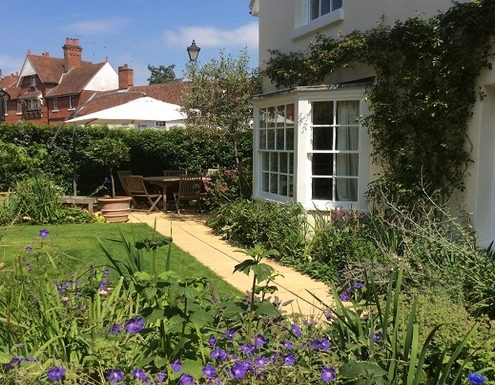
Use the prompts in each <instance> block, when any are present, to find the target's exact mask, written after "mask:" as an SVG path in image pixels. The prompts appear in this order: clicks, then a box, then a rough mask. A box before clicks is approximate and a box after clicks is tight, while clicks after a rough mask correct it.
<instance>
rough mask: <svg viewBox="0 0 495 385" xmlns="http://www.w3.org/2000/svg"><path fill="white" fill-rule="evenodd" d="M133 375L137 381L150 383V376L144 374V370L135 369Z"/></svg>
mask: <svg viewBox="0 0 495 385" xmlns="http://www.w3.org/2000/svg"><path fill="white" fill-rule="evenodd" d="M132 375H133V376H134V378H135V379H136V380H140V381H148V380H149V378H148V376H147V375H146V374H145V373H144V370H143V369H139V368H135V369H133V370H132Z"/></svg>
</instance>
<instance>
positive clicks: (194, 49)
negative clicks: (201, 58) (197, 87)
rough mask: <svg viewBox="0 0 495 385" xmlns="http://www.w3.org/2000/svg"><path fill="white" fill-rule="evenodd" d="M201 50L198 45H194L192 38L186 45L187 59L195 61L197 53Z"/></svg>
mask: <svg viewBox="0 0 495 385" xmlns="http://www.w3.org/2000/svg"><path fill="white" fill-rule="evenodd" d="M200 50H201V48H200V47H198V46H197V45H196V42H195V41H194V40H193V41H192V43H191V45H190V46H189V47H187V54H188V55H189V60H190V61H192V62H195V61H196V60H198V55H199V51H200Z"/></svg>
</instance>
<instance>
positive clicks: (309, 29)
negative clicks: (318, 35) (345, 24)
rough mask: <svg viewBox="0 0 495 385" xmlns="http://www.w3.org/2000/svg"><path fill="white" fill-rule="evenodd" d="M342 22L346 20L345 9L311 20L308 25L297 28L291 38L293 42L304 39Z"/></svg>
mask: <svg viewBox="0 0 495 385" xmlns="http://www.w3.org/2000/svg"><path fill="white" fill-rule="evenodd" d="M342 20H344V8H339V9H336V10H335V11H332V12H330V13H328V14H326V15H324V16H321V17H319V18H317V19H314V20H311V21H310V22H309V23H308V24H305V25H303V26H301V27H299V28H296V29H295V30H294V32H292V36H291V38H292V39H293V40H295V39H299V38H302V37H304V36H306V35H309V34H311V33H315V32H317V31H319V30H321V29H323V28H326V27H328V26H330V25H333V24H337V23H338V22H340V21H342Z"/></svg>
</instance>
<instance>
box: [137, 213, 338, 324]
mask: <svg viewBox="0 0 495 385" xmlns="http://www.w3.org/2000/svg"><path fill="white" fill-rule="evenodd" d="M205 220H206V216H205V215H201V214H195V215H192V214H183V215H177V214H176V213H171V212H167V213H154V214H149V215H146V214H145V213H138V212H133V213H131V215H130V222H144V223H146V224H148V225H149V226H151V227H153V226H154V224H155V221H156V230H157V231H158V232H159V233H161V234H163V235H166V236H170V235H172V237H173V241H174V243H175V244H176V245H177V246H178V247H180V248H181V249H182V250H184V251H186V252H188V253H189V254H191V255H192V256H193V257H194V258H196V259H197V260H198V261H199V262H201V263H202V264H204V265H205V266H208V267H209V268H210V269H211V270H213V271H214V272H215V273H216V274H217V275H219V276H220V277H222V278H223V279H224V280H225V281H227V282H228V283H230V284H231V285H232V286H234V287H236V288H237V289H239V290H240V291H243V292H244V291H248V290H250V288H251V283H252V278H251V277H248V276H247V275H245V274H243V273H239V272H236V273H234V266H235V265H236V264H238V263H239V262H242V261H243V260H244V259H245V258H246V257H245V255H244V254H243V253H242V252H239V248H236V247H233V246H231V245H229V244H228V243H227V242H225V241H224V240H222V239H221V238H220V237H219V236H217V235H215V234H213V232H212V231H211V229H210V228H209V227H207V226H206V225H205ZM264 262H265V263H267V264H269V265H270V266H272V267H273V268H274V269H275V271H276V272H277V273H279V274H281V276H280V277H277V278H276V279H275V282H274V284H275V285H276V286H277V287H278V288H279V290H278V291H277V292H276V293H275V294H274V295H276V296H278V297H279V298H280V299H281V301H282V302H286V301H289V300H292V301H293V302H292V303H291V304H290V305H289V306H286V307H285V311H287V312H288V313H299V314H302V315H305V316H311V317H315V318H317V319H319V318H321V316H322V311H323V310H324V308H325V306H323V305H321V304H320V303H319V302H318V301H317V300H316V299H315V298H314V297H313V296H312V295H311V294H309V293H308V291H310V292H311V293H313V294H314V295H315V296H316V297H318V298H320V299H321V300H322V301H323V302H324V303H325V304H331V303H332V299H331V295H330V293H329V288H328V287H327V286H326V285H325V284H323V283H321V282H317V281H315V280H313V279H311V278H309V277H308V276H305V275H303V274H301V273H298V272H296V271H295V270H293V269H291V268H289V267H285V266H281V265H280V264H278V263H276V262H274V261H270V260H265V261H264Z"/></svg>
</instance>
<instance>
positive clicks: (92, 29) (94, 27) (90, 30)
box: [65, 17, 128, 34]
mask: <svg viewBox="0 0 495 385" xmlns="http://www.w3.org/2000/svg"><path fill="white" fill-rule="evenodd" d="M127 23H128V20H127V19H125V18H123V17H113V18H110V19H95V20H86V21H77V22H75V23H71V24H67V25H66V26H65V29H67V30H69V31H71V32H72V33H76V34H101V33H108V32H117V31H119V30H120V29H121V28H122V27H124V26H125V25H126V24H127Z"/></svg>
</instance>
